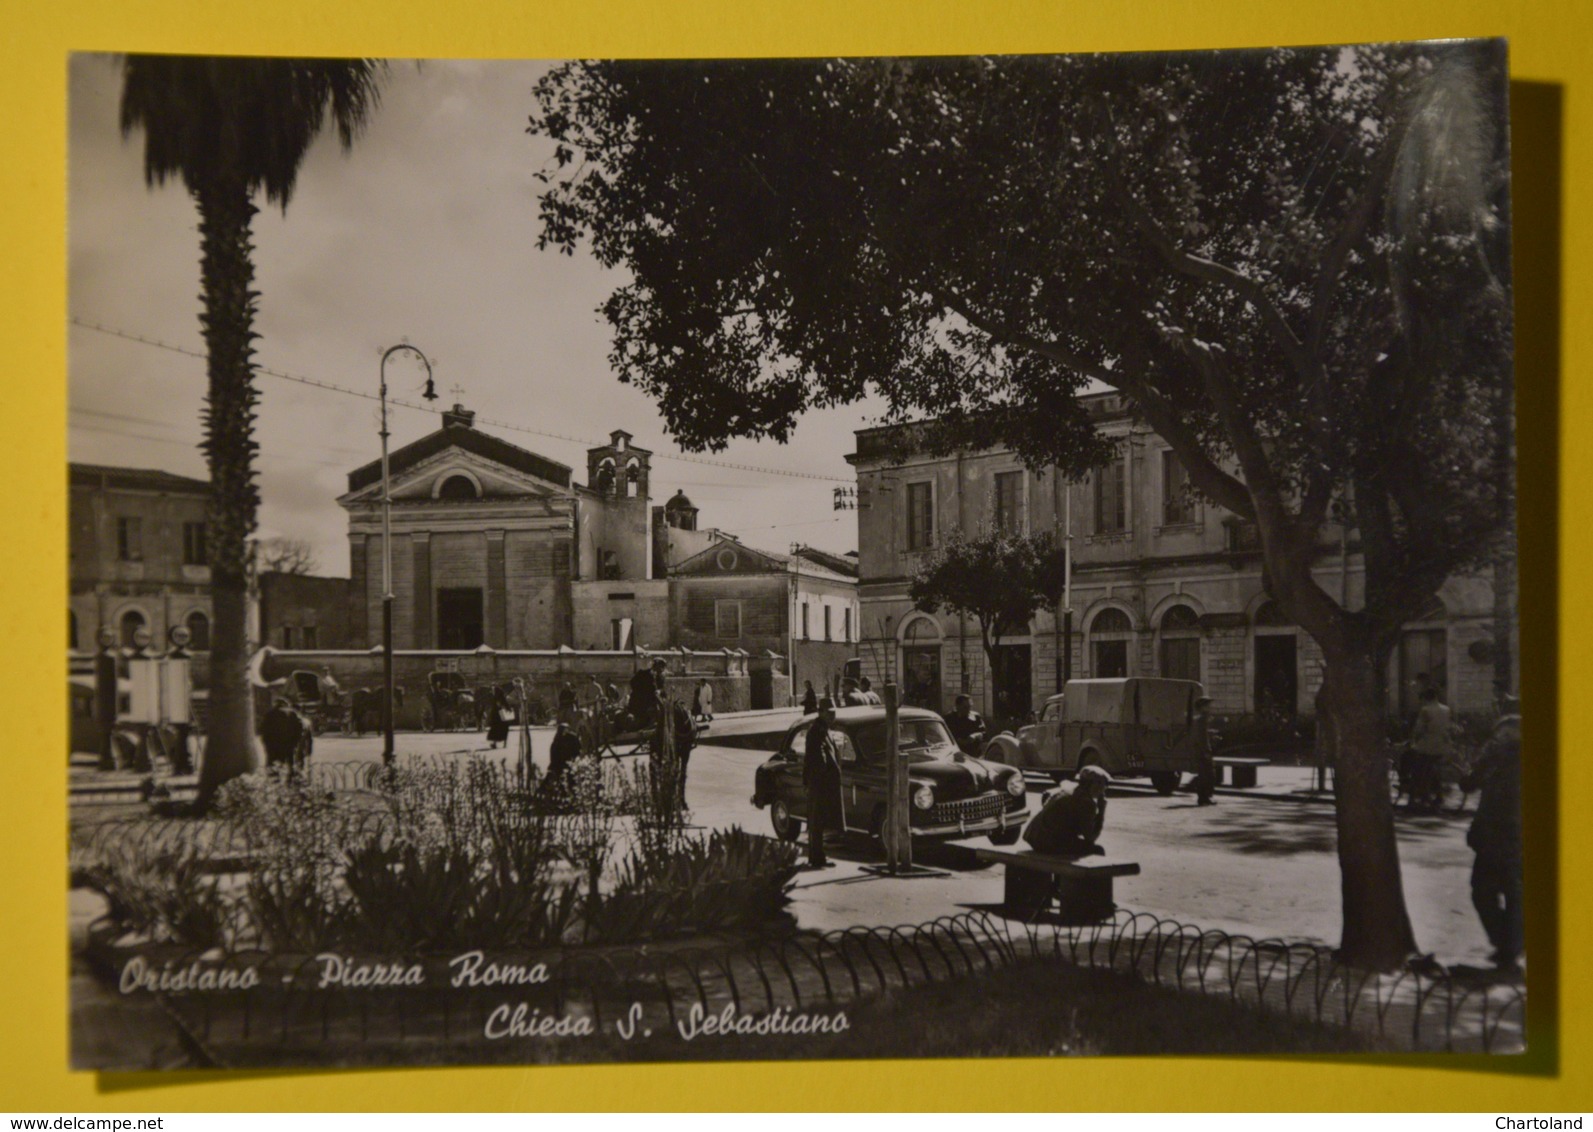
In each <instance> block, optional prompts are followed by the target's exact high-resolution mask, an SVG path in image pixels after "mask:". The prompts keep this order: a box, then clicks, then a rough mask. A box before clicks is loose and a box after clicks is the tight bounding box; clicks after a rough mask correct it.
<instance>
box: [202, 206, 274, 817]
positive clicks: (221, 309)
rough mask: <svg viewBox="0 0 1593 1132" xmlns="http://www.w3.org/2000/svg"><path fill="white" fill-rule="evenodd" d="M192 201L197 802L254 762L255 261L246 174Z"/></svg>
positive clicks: (257, 500)
mask: <svg viewBox="0 0 1593 1132" xmlns="http://www.w3.org/2000/svg"><path fill="white" fill-rule="evenodd" d="M194 195H195V197H196V198H197V200H198V204H199V234H200V247H201V258H200V281H201V297H202V301H203V302H204V312H203V313H202V314H201V315H200V322H201V324H202V325H203V327H204V337H205V346H206V349H207V353H208V359H209V362H208V377H209V392H208V395H207V397H206V408H205V412H204V420H205V440H204V445H203V447H204V450H205V455H206V457H207V458H208V460H209V464H210V509H209V516H208V520H209V521H208V538H209V555H210V587H211V600H212V603H213V612H214V627H213V629H212V633H211V642H210V719H209V724H208V727H209V735H208V737H207V740H206V746H205V761H204V767H203V770H202V771H201V774H200V779H199V803H198V804H199V808H200V809H205V808H208V807H209V805H210V803H211V802H212V801H213V800H214V798H215V795H216V791H217V790H219V789H220V788H221V787H222V785H224V784H225V783H227V782H229V781H230V780H232V779H234V778H237V777H238V776H239V775H243V774H248V773H249V772H250V771H251V770H253V769H255V767H256V765H257V759H256V755H255V749H254V711H253V707H254V705H253V695H252V690H251V689H250V687H249V674H248V663H249V642H248V601H249V594H248V587H249V572H248V540H249V537H250V535H252V534H253V533H254V529H255V517H256V512H257V511H258V509H259V503H260V496H259V490H258V488H257V487H256V486H255V482H254V455H255V451H256V446H255V442H254V405H255V401H256V398H257V394H256V393H255V388H254V362H253V355H254V338H255V334H254V313H255V298H256V293H255V291H254V290H253V283H254V263H253V260H252V250H253V245H252V239H251V235H250V231H249V225H250V222H251V220H252V219H253V217H254V213H255V207H254V204H253V202H252V201H251V200H250V199H249V190H248V187H247V185H246V184H245V182H244V181H243V180H242V179H241V178H238V177H228V176H225V175H222V176H217V177H213V178H210V179H208V180H206V181H205V182H203V183H201V184H200V185H199V186H198V187H197V188H196V189H195V193H194Z"/></svg>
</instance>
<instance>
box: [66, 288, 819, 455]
mask: <svg viewBox="0 0 1593 1132" xmlns="http://www.w3.org/2000/svg"><path fill="white" fill-rule="evenodd" d="M67 321H69V322H70V323H71V324H72V325H74V326H78V327H82V328H83V329H85V330H92V331H95V332H96V333H99V334H105V335H109V336H111V337H114V338H121V339H125V340H126V341H129V342H138V343H140V344H142V345H145V346H152V347H155V348H156V349H161V350H169V351H171V352H172V353H175V354H182V355H184V356H185V357H190V358H197V359H199V360H200V361H204V360H206V357H205V354H204V353H203V352H202V351H199V350H193V349H190V348H188V347H186V346H178V345H174V344H172V343H170V342H163V341H161V340H160V339H158V338H150V337H148V336H146V335H143V334H136V333H134V332H132V331H130V330H122V329H120V328H118V327H114V326H106V325H104V324H103V323H98V322H93V321H90V320H89V319H85V318H80V317H78V316H77V315H70V316H68V319H67ZM254 368H255V372H256V373H262V374H266V375H267V376H270V377H275V378H279V379H281V380H283V381H291V382H295V383H297V384H299V385H307V386H310V387H312V388H315V389H324V390H327V391H329V392H332V393H341V394H344V395H345V396H349V397H359V398H361V399H363V400H366V401H379V400H381V397H380V395H379V394H376V393H371V392H369V391H368V390H363V389H353V388H350V387H349V386H346V385H337V384H335V383H333V382H330V381H323V380H321V379H320V378H314V377H306V376H304V375H303V374H294V373H286V372H284V371H282V370H278V369H272V368H271V367H269V366H263V365H258V364H256V366H255V367H254ZM387 403H388V404H389V405H395V406H398V407H400V408H404V409H414V410H415V411H417V412H422V413H431V414H433V415H440V414H441V413H442V412H444V410H442V409H435V408H433V407H432V406H430V405H424V404H420V403H419V402H415V401H410V400H407V399H405V398H402V397H392V396H389V397H388V398H387ZM476 419H477V422H478V423H480V424H483V425H489V426H491V427H493V428H501V429H504V430H506V431H509V432H520V433H526V434H528V435H531V436H541V437H545V438H546V439H549V440H562V441H565V442H567V443H570V444H580V445H583V446H585V447H587V448H596V447H600V442H597V441H593V440H590V439H586V438H583V437H579V436H568V435H566V434H564V433H557V432H549V431H547V430H545V429H536V428H531V427H530V426H528V425H520V424H514V423H513V422H510V421H504V420H497V419H494V418H490V417H479V416H478V417H477V418H476ZM655 457H656V458H657V459H660V460H674V461H677V462H679V463H685V464H702V465H705V466H707V467H712V468H728V469H730V470H732V471H738V472H755V473H757V474H759V475H765V476H784V477H786V478H789V479H803V480H817V481H819V482H821V483H829V484H839V483H845V482H846V480H845V479H844V478H843V477H838V476H826V475H821V474H819V473H817V472H799V471H795V470H792V469H788V468H768V467H760V466H758V465H756V464H742V463H737V462H735V461H731V460H715V459H711V458H709V457H706V456H692V455H689V454H687V453H684V452H681V453H672V452H659V453H655Z"/></svg>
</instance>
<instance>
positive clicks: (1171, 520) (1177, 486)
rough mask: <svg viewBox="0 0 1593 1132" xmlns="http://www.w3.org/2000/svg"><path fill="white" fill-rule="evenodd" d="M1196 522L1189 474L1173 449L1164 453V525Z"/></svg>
mask: <svg viewBox="0 0 1593 1132" xmlns="http://www.w3.org/2000/svg"><path fill="white" fill-rule="evenodd" d="M1194 521H1195V500H1194V498H1193V497H1192V496H1191V495H1190V494H1189V472H1188V471H1186V470H1185V468H1184V462H1183V461H1182V460H1180V459H1179V458H1178V454H1177V453H1176V452H1174V451H1172V449H1168V450H1167V451H1165V452H1163V453H1162V525H1163V526H1169V527H1170V526H1174V525H1176V524H1178V523H1193V522H1194Z"/></svg>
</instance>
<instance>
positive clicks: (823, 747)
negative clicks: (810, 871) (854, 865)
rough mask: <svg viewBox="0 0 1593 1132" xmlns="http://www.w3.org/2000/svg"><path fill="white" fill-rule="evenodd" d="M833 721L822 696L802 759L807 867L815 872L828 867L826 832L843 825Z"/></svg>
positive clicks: (832, 710) (829, 706) (831, 708)
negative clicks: (806, 812)
mask: <svg viewBox="0 0 1593 1132" xmlns="http://www.w3.org/2000/svg"><path fill="white" fill-rule="evenodd" d="M834 722H835V705H834V704H833V703H831V702H830V700H829V698H828V697H825V698H824V699H822V700H820V701H819V717H818V718H817V719H815V720H814V721H813V725H812V726H811V727H809V728H808V734H807V745H806V748H805V749H804V753H803V759H802V785H803V786H804V787H806V788H807V792H808V865H809V866H810V867H811V868H815V869H827V868H829V867H830V864H831V861H830V859H829V857H828V856H827V855H826V854H825V852H824V835H825V833H827V832H828V831H829V830H832V829H833V830H837V831H839V830H841V829H842V828H844V826H845V815H844V811H843V809H842V802H841V760H840V756H839V755H837V754H836V750H835V740H834V739H833V738H832V737H831V735H830V725H831V724H833V723H834Z"/></svg>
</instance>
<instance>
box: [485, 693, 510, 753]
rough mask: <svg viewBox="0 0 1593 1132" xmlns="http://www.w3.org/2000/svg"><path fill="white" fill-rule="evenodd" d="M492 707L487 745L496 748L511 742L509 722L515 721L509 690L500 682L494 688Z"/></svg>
mask: <svg viewBox="0 0 1593 1132" xmlns="http://www.w3.org/2000/svg"><path fill="white" fill-rule="evenodd" d="M490 702H491V707H490V708H489V709H488V712H489V714H488V718H487V747H488V749H489V750H491V749H495V748H496V747H497V746H498V744H500V743H502V744H504V745H505V746H507V745H508V743H509V724H511V723H513V722H514V707H513V706H512V705H511V704H510V703H509V690H508V688H507V687H506V686H504V685H502V684H499V685H498V686H497V687H496V688H494V689H492V698H491V701H490Z"/></svg>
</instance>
